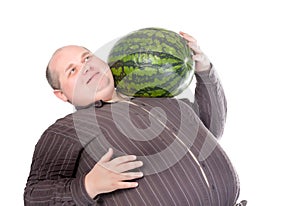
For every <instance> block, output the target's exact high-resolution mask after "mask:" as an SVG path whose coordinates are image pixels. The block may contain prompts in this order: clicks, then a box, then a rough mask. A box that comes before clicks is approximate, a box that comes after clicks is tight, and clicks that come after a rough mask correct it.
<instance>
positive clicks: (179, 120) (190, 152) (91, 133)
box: [24, 32, 239, 206]
mask: <svg viewBox="0 0 300 206" xmlns="http://www.w3.org/2000/svg"><path fill="white" fill-rule="evenodd" d="M180 34H181V35H182V36H183V38H185V39H186V40H187V42H188V44H189V46H190V47H191V48H192V50H193V51H194V56H193V58H194V60H195V77H196V79H197V84H196V89H195V102H194V103H191V102H189V101H188V100H176V99H174V98H133V99H132V98H127V97H124V96H122V95H121V94H118V93H116V91H115V89H114V81H113V77H112V74H111V71H110V69H109V67H108V65H107V64H106V63H105V62H103V61H102V60H101V59H99V58H98V57H96V56H94V55H93V54H91V52H90V51H88V50H87V49H85V48H83V47H79V46H66V47H63V48H60V49H58V50H57V51H56V52H55V53H54V55H53V56H52V58H51V60H50V62H49V64H48V68H47V78H48V81H49V83H50V85H51V86H52V88H53V89H54V94H55V95H56V96H57V97H58V98H59V99H61V100H63V101H65V102H70V103H71V104H73V105H74V106H76V108H77V109H78V110H77V111H76V112H74V113H73V114H70V115H68V116H66V117H64V118H62V119H59V120H57V121H56V122H55V123H54V124H53V125H51V126H50V127H49V128H48V129H47V130H46V131H45V132H44V134H43V135H42V137H41V139H40V140H39V142H38V143H37V145H36V148H35V153H34V156H33V162H32V166H31V172H30V175H29V177H28V182H27V185H26V188H25V193H24V201H25V205H204V206H209V205H224V206H225V205H229V206H231V205H234V204H235V202H236V200H237V198H238V194H239V184H238V178H237V175H236V173H235V171H234V169H233V167H232V165H231V163H230V161H229V159H228V157H227V156H226V154H225V153H224V151H223V150H222V149H221V147H220V146H219V145H218V143H217V142H216V141H215V138H219V137H220V136H221V135H222V132H223V127H224V123H225V117H226V100H225V96H224V93H223V89H222V86H221V84H220V82H219V80H218V78H217V76H216V74H215V70H214V68H212V65H211V64H210V62H209V60H208V59H207V58H206V56H205V55H204V54H203V53H202V52H201V51H200V49H199V48H198V47H197V42H196V40H195V39H194V38H193V37H191V36H190V35H188V34H186V33H183V32H180ZM200 119H201V120H200ZM207 128H208V129H209V130H208V129H207ZM108 148H114V151H115V152H116V153H117V156H120V157H117V158H115V159H112V160H111V158H112V156H113V150H112V149H109V151H108V152H107V153H106V154H105V152H106V151H107V149H108ZM126 154H134V155H126ZM99 159H100V160H99ZM137 159H139V160H137ZM140 160H141V161H140ZM133 180H134V181H133Z"/></svg>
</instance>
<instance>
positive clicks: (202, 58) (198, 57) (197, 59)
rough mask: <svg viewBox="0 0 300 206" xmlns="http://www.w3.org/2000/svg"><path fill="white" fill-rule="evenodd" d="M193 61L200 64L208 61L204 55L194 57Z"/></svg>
mask: <svg viewBox="0 0 300 206" xmlns="http://www.w3.org/2000/svg"><path fill="white" fill-rule="evenodd" d="M193 60H194V61H198V62H204V61H205V60H206V56H205V55H203V54H196V55H193Z"/></svg>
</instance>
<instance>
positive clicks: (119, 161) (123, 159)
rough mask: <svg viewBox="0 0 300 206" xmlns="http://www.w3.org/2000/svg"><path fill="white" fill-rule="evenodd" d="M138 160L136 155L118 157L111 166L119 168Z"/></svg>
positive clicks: (112, 161) (111, 162)
mask: <svg viewBox="0 0 300 206" xmlns="http://www.w3.org/2000/svg"><path fill="white" fill-rule="evenodd" d="M136 158H137V157H136V156H135V155H124V156H120V157H116V158H114V159H113V160H111V161H110V165H115V166H117V165H119V164H123V163H126V162H131V161H134V160H136Z"/></svg>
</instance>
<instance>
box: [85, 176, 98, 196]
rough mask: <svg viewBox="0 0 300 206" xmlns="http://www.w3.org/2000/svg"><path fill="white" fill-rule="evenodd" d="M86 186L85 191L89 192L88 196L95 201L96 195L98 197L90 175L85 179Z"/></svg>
mask: <svg viewBox="0 0 300 206" xmlns="http://www.w3.org/2000/svg"><path fill="white" fill-rule="evenodd" d="M84 186H85V190H86V192H87V194H88V195H89V196H90V197H91V198H92V199H93V198H95V197H96V195H98V193H97V191H96V189H95V187H94V183H93V181H91V179H90V173H88V174H87V175H86V176H85V178H84Z"/></svg>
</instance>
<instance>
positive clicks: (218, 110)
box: [194, 65, 227, 139]
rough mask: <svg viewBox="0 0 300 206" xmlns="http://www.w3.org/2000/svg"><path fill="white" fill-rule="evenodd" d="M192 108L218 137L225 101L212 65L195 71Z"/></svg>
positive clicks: (224, 118) (222, 125) (221, 132)
mask: <svg viewBox="0 0 300 206" xmlns="http://www.w3.org/2000/svg"><path fill="white" fill-rule="evenodd" d="M195 76H196V89H195V102H194V109H195V111H196V112H197V113H198V115H199V117H200V119H201V120H202V122H203V123H204V125H205V126H206V127H207V128H208V129H209V130H210V132H211V133H212V134H213V135H214V136H215V137H216V138H217V139H219V138H220V137H221V136H222V134H223V131H224V126H225V121H226V116H227V101H226V97H225V93H224V90H223V87H222V84H221V82H220V80H219V78H218V75H217V72H216V70H215V69H214V67H213V65H211V68H210V69H209V70H207V71H202V72H196V73H195Z"/></svg>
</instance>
